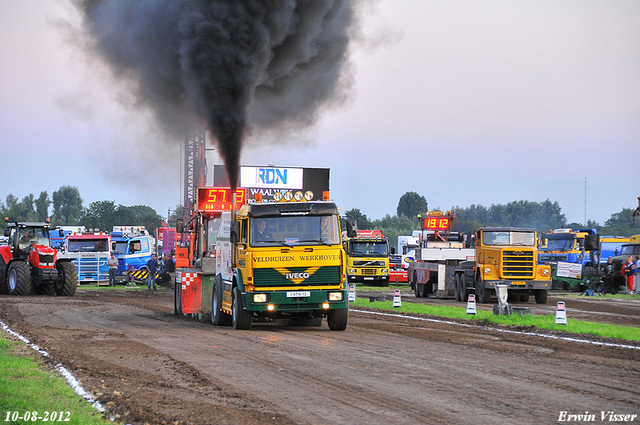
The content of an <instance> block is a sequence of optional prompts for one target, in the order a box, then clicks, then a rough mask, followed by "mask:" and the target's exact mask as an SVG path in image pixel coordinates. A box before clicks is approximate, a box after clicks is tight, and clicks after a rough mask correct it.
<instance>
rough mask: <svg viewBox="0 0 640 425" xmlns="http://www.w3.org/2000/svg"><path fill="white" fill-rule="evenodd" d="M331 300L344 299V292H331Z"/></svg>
mask: <svg viewBox="0 0 640 425" xmlns="http://www.w3.org/2000/svg"><path fill="white" fill-rule="evenodd" d="M329 301H342V292H329Z"/></svg>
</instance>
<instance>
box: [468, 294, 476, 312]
mask: <svg viewBox="0 0 640 425" xmlns="http://www.w3.org/2000/svg"><path fill="white" fill-rule="evenodd" d="M467 314H473V315H476V316H477V313H476V296H475V294H469V300H468V301H467Z"/></svg>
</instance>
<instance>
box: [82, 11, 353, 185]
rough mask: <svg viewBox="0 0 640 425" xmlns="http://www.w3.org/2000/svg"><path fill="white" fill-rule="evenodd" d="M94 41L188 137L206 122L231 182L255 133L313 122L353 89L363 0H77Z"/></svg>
mask: <svg viewBox="0 0 640 425" xmlns="http://www.w3.org/2000/svg"><path fill="white" fill-rule="evenodd" d="M74 1H75V2H76V5H77V7H78V9H79V10H80V11H81V13H82V17H83V23H82V24H83V31H84V32H85V33H86V34H88V35H89V39H88V40H89V42H88V47H89V49H90V51H91V52H92V53H95V54H97V55H98V56H99V57H101V58H102V59H104V60H105V61H106V63H107V64H108V65H109V66H110V67H111V69H112V70H113V72H114V73H115V75H116V76H117V77H118V78H120V79H122V80H123V81H126V82H127V83H128V85H129V87H130V89H131V91H132V92H133V93H134V94H135V96H136V99H137V102H139V106H143V107H148V108H151V110H152V111H153V112H154V114H155V118H156V119H157V121H158V123H159V124H160V125H162V126H163V128H164V129H165V130H166V131H168V132H170V133H173V134H175V135H176V137H181V136H182V135H183V134H184V128H185V127H184V125H185V122H187V121H189V120H191V121H192V120H193V119H194V118H195V119H196V120H198V121H200V122H205V123H206V125H207V127H208V129H209V130H210V132H211V134H212V135H213V136H214V137H215V139H216V140H217V142H218V146H219V149H220V152H221V156H222V158H223V160H224V162H225V167H226V169H227V174H228V176H229V181H230V182H231V184H232V186H233V187H234V188H235V187H236V186H237V184H238V179H239V164H240V153H241V150H242V144H243V141H244V139H245V138H246V137H247V136H248V133H249V132H250V133H251V134H259V132H260V131H261V130H265V131H274V130H276V131H277V130H282V131H287V129H299V128H303V127H305V126H309V125H312V124H314V123H315V122H316V121H317V117H318V113H319V111H321V110H322V108H324V107H327V106H331V105H333V104H337V103H340V102H341V101H343V100H344V98H345V96H344V94H345V93H346V92H347V91H348V88H349V85H350V81H351V80H350V78H349V75H348V68H349V62H348V57H347V53H348V47H349V39H350V37H351V36H352V35H353V34H354V32H355V30H356V7H357V4H358V3H359V1H356V0H209V1H205V0H74Z"/></svg>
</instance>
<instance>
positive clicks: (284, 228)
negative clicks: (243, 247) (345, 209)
mask: <svg viewBox="0 0 640 425" xmlns="http://www.w3.org/2000/svg"><path fill="white" fill-rule="evenodd" d="M339 229H340V227H339V223H338V217H337V216H336V215H325V216H317V215H304V216H278V217H260V218H254V219H252V220H251V224H250V234H251V241H250V243H251V246H282V245H337V244H339V243H340V232H339Z"/></svg>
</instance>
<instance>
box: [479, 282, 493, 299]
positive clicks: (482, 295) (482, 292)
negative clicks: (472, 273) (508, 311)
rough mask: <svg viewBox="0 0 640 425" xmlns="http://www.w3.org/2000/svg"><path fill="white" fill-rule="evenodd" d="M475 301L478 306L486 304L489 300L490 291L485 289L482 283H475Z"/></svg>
mask: <svg viewBox="0 0 640 425" xmlns="http://www.w3.org/2000/svg"><path fill="white" fill-rule="evenodd" d="M476 299H477V301H478V302H479V303H480V304H487V303H488V302H489V300H491V289H488V288H485V287H484V286H483V285H482V282H476Z"/></svg>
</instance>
